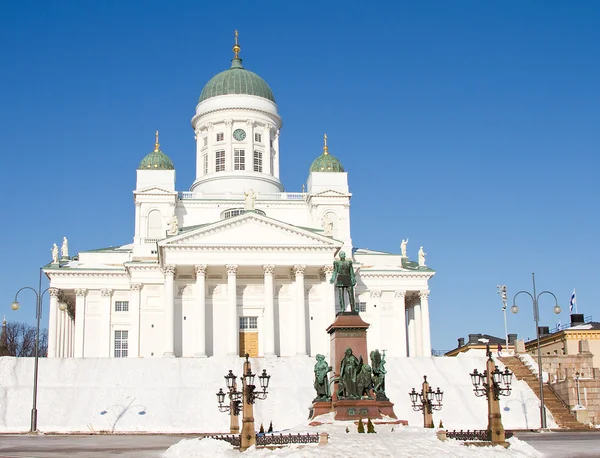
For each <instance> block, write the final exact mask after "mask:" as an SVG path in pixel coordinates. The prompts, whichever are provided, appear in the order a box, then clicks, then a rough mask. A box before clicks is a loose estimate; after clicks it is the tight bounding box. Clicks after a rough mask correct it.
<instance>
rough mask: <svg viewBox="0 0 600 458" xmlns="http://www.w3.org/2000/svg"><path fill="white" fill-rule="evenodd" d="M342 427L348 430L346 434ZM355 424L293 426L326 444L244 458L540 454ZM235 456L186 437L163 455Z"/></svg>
mask: <svg viewBox="0 0 600 458" xmlns="http://www.w3.org/2000/svg"><path fill="white" fill-rule="evenodd" d="M346 426H348V429H349V430H350V432H349V433H346V431H345V430H346ZM356 429H357V428H356V425H355V424H354V423H352V422H338V423H336V424H324V425H322V426H319V427H315V428H310V427H307V426H304V427H303V428H294V430H293V431H291V432H292V433H295V432H305V431H307V430H310V432H311V433H315V432H326V433H329V444H327V445H324V446H317V445H312V444H311V445H305V446H299V445H290V446H288V447H283V448H280V449H275V450H269V449H262V448H259V449H256V448H254V447H252V448H250V449H248V450H247V451H246V452H245V453H244V457H264V456H277V457H288V456H295V457H309V456H311V457H312V456H319V457H332V458H346V457H349V456H361V457H374V458H383V457H411V458H413V457H428V458H429V457H432V456H452V457H457V458H461V457H482V458H483V457H485V458H487V457H541V456H542V454H541V453H539V452H537V451H536V450H535V449H534V448H532V447H531V446H530V445H528V444H527V443H525V442H523V441H520V440H518V439H517V438H511V439H509V440H508V442H510V444H511V445H510V447H509V448H508V449H504V448H503V447H499V446H496V447H491V446H490V447H465V446H464V445H461V443H460V442H459V441H456V440H452V439H449V440H447V441H445V442H441V441H439V440H438V439H437V437H436V434H435V430H431V429H425V428H418V427H411V426H409V427H402V426H400V425H375V431H376V434H359V433H358V432H357V431H356ZM212 456H219V457H232V458H233V457H239V456H240V453H239V451H237V450H235V449H234V448H233V447H232V446H231V445H229V444H228V443H227V442H224V441H219V440H215V439H210V438H207V439H201V440H200V439H188V440H185V439H184V440H182V441H180V442H178V443H177V444H175V445H173V446H171V447H170V448H169V449H168V450H167V451H166V452H165V453H164V454H163V457H164V458H199V457H212Z"/></svg>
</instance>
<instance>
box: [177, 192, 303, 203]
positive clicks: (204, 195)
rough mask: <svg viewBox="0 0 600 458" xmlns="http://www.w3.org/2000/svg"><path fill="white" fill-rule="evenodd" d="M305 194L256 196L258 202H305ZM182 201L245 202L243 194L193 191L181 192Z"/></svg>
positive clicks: (266, 194)
mask: <svg viewBox="0 0 600 458" xmlns="http://www.w3.org/2000/svg"><path fill="white" fill-rule="evenodd" d="M306 195H307V194H306V193H305V192H262V193H257V194H256V200H305V199H306ZM179 199H180V200H194V199H196V200H198V199H210V200H235V201H243V200H244V193H243V192H219V193H216V192H215V193H212V192H193V191H180V192H179Z"/></svg>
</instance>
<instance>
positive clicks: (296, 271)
mask: <svg viewBox="0 0 600 458" xmlns="http://www.w3.org/2000/svg"><path fill="white" fill-rule="evenodd" d="M305 269H306V264H294V265H293V266H292V274H293V275H304V270H305Z"/></svg>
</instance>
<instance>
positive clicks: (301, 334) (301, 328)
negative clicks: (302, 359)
mask: <svg viewBox="0 0 600 458" xmlns="http://www.w3.org/2000/svg"><path fill="white" fill-rule="evenodd" d="M305 269H306V266H305V265H300V264H296V265H294V267H292V273H293V275H294V276H295V277H296V281H295V290H296V333H297V334H296V355H299V356H302V355H306V301H305V298H304V270H305Z"/></svg>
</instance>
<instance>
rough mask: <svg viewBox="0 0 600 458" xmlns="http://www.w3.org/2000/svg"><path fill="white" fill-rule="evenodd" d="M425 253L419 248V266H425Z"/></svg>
mask: <svg viewBox="0 0 600 458" xmlns="http://www.w3.org/2000/svg"><path fill="white" fill-rule="evenodd" d="M426 254H427V253H425V251H423V247H421V248H419V266H420V267H421V266H425V255H426Z"/></svg>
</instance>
